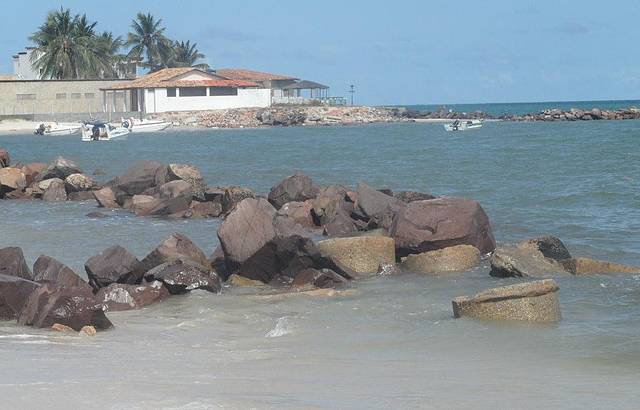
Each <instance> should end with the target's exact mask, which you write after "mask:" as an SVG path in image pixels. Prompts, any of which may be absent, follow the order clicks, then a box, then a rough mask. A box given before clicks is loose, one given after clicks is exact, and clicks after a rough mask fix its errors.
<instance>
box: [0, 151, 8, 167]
mask: <svg viewBox="0 0 640 410" xmlns="http://www.w3.org/2000/svg"><path fill="white" fill-rule="evenodd" d="M9 165H11V156H10V155H9V151H7V150H6V149H2V148H0V168H5V167H8V166H9Z"/></svg>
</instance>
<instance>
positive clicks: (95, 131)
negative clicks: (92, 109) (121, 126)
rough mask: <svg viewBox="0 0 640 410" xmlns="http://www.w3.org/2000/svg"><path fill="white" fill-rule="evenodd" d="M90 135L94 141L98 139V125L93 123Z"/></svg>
mask: <svg viewBox="0 0 640 410" xmlns="http://www.w3.org/2000/svg"><path fill="white" fill-rule="evenodd" d="M91 137H92V138H93V140H94V141H98V139H100V127H99V126H97V125H94V126H93V128H92V129H91Z"/></svg>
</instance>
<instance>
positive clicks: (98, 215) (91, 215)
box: [85, 212, 109, 218]
mask: <svg viewBox="0 0 640 410" xmlns="http://www.w3.org/2000/svg"><path fill="white" fill-rule="evenodd" d="M85 216H86V217H88V218H108V217H109V215H107V214H103V213H102V212H89V213H88V214H86V215H85Z"/></svg>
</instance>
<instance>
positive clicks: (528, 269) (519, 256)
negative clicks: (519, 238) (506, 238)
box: [489, 244, 568, 278]
mask: <svg viewBox="0 0 640 410" xmlns="http://www.w3.org/2000/svg"><path fill="white" fill-rule="evenodd" d="M490 262H491V271H490V272H489V274H490V275H491V276H496V277H500V278H505V277H532V278H544V277H549V276H555V275H563V274H567V273H568V272H567V270H566V269H565V267H564V266H563V264H562V263H561V262H559V261H556V260H554V259H551V258H547V257H546V256H544V254H543V253H542V252H541V251H539V250H538V248H537V247H535V246H530V245H528V244H520V245H518V246H500V247H498V248H497V249H496V250H495V252H493V255H491V259H490Z"/></svg>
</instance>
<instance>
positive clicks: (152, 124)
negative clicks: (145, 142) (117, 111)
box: [122, 118, 171, 133]
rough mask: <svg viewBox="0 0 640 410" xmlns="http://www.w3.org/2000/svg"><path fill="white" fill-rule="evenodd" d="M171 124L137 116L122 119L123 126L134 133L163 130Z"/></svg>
mask: <svg viewBox="0 0 640 410" xmlns="http://www.w3.org/2000/svg"><path fill="white" fill-rule="evenodd" d="M170 125H171V123H170V122H166V121H162V120H147V119H144V120H137V119H135V118H129V119H124V118H123V119H122V126H123V127H124V128H127V129H129V131H131V132H133V133H139V132H156V131H162V130H164V129H166V128H167V127H169V126H170Z"/></svg>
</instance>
